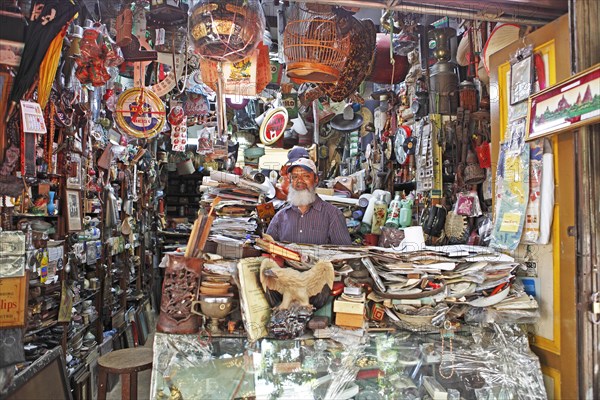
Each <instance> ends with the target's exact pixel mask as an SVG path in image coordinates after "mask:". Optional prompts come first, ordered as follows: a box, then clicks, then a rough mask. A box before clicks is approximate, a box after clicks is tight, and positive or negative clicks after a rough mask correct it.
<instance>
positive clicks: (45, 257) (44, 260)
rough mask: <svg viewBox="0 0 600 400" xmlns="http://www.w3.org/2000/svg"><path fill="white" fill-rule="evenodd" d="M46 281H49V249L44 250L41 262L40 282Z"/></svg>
mask: <svg viewBox="0 0 600 400" xmlns="http://www.w3.org/2000/svg"><path fill="white" fill-rule="evenodd" d="M46 279H48V249H44V252H43V253H42V261H41V262H40V282H42V283H44V282H46Z"/></svg>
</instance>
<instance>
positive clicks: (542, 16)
mask: <svg viewBox="0 0 600 400" xmlns="http://www.w3.org/2000/svg"><path fill="white" fill-rule="evenodd" d="M268 2H269V3H271V2H272V0H268ZM263 3H267V1H265V2H263ZM310 3H320V4H332V5H338V6H340V5H342V6H350V7H360V8H374V9H380V10H393V11H400V12H404V13H413V14H422V15H432V16H438V17H443V16H448V17H452V18H462V19H474V20H481V21H496V22H513V23H517V24H520V25H544V24H546V23H548V22H550V21H552V20H554V19H556V18H558V17H560V16H561V15H563V14H566V13H567V12H568V6H569V4H568V1H567V0H535V1H532V0H499V1H480V0H437V1H436V0H424V1H402V0H387V1H384V0H314V1H310ZM265 11H267V10H265ZM267 13H268V11H267Z"/></svg>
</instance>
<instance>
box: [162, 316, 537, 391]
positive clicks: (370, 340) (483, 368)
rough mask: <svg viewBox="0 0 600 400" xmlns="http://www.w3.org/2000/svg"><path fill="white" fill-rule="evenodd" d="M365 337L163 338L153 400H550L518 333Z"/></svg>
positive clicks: (495, 329)
mask: <svg viewBox="0 0 600 400" xmlns="http://www.w3.org/2000/svg"><path fill="white" fill-rule="evenodd" d="M443 332H445V333H443ZM442 333H443V334H442ZM364 337H365V340H364V341H365V343H364V344H356V343H355V342H352V343H348V344H343V343H340V342H338V341H335V340H332V339H313V338H308V337H305V338H302V339H297V340H273V339H261V340H259V341H257V342H255V343H253V344H252V345H251V347H249V345H248V343H247V340H246V339H245V338H244V337H234V338H212V340H211V341H210V342H202V341H201V340H199V338H198V337H197V336H196V335H167V334H160V333H157V334H156V337H155V342H154V354H155V356H154V357H155V359H154V366H153V370H152V389H151V390H152V391H151V398H153V399H160V398H168V397H169V396H173V395H176V394H178V393H179V394H181V396H182V397H183V398H189V399H191V398H207V399H208V398H210V399H213V398H214V399H234V398H244V397H248V396H255V398H256V399H257V400H261V399H265V400H267V399H268V400H270V399H284V398H285V399H288V398H289V399H314V400H324V399H336V400H343V399H355V400H367V399H369V400H377V399H381V400H392V399H400V398H401V399H422V398H426V396H430V397H432V398H433V397H439V396H446V397H447V398H449V399H458V398H462V399H467V400H468V399H475V400H488V399H545V398H546V392H545V388H544V384H543V378H542V373H541V367H540V363H539V360H538V359H537V357H536V356H535V355H534V354H533V353H532V352H531V351H530V349H529V342H528V340H527V334H526V332H524V331H523V330H522V329H521V328H519V327H518V326H516V325H507V324H504V325H498V324H485V325H484V324H482V325H477V326H472V327H469V328H462V329H459V330H457V331H456V332H455V331H451V332H448V331H442V330H438V331H437V332H432V333H412V332H406V331H400V332H390V333H385V332H379V333H367V334H365V335H364ZM161 396H163V397H161ZM164 396H166V397H164Z"/></svg>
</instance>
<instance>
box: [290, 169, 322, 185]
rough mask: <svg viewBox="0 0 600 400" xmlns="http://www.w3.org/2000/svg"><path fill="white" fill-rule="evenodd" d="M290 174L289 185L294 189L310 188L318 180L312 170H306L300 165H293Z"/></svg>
mask: <svg viewBox="0 0 600 400" xmlns="http://www.w3.org/2000/svg"><path fill="white" fill-rule="evenodd" d="M289 174H290V185H291V186H292V188H294V190H298V191H300V190H312V189H313V188H314V187H315V186H317V183H318V182H319V180H318V178H317V177H316V176H315V174H313V173H312V172H308V171H307V170H305V169H304V168H302V167H295V168H293V169H292V170H291V171H289Z"/></svg>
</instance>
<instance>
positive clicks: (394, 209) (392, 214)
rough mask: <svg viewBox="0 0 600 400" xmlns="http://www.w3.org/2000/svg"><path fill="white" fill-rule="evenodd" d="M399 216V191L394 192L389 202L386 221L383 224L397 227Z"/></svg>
mask: <svg viewBox="0 0 600 400" xmlns="http://www.w3.org/2000/svg"><path fill="white" fill-rule="evenodd" d="M399 217H400V192H396V194H395V196H394V200H392V201H391V202H390V207H389V208H388V210H387V221H385V226H387V227H388V228H397V227H398V225H399V221H398V218H399Z"/></svg>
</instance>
